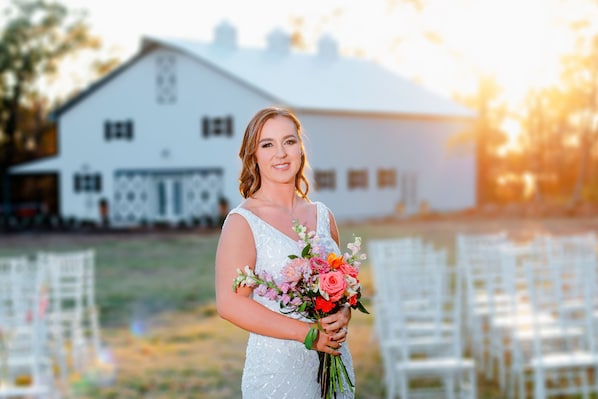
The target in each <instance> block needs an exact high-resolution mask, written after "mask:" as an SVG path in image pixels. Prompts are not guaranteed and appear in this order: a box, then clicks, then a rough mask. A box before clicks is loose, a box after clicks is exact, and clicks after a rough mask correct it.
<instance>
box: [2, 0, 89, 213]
mask: <svg viewBox="0 0 598 399" xmlns="http://www.w3.org/2000/svg"><path fill="white" fill-rule="evenodd" d="M3 14H4V17H5V21H6V22H5V24H4V26H3V27H2V32H0V176H1V177H2V180H1V183H2V184H1V185H2V187H3V190H2V200H3V205H4V207H5V208H8V206H9V202H10V192H9V189H10V184H9V168H10V167H11V166H12V165H14V164H15V162H16V161H17V160H18V157H17V156H16V154H17V153H18V150H19V149H20V148H21V147H22V146H23V144H24V143H23V140H22V138H23V137H25V135H24V132H25V130H26V128H27V124H28V123H29V124H30V120H29V119H28V118H26V116H27V115H28V114H35V112H36V111H39V110H40V109H39V107H40V104H43V102H40V97H41V96H40V94H39V93H38V92H37V90H38V89H37V88H36V83H37V82H38V81H39V79H40V78H42V77H44V76H49V75H52V74H54V73H55V72H56V69H57V66H58V64H59V62H60V61H61V60H62V59H63V58H64V57H65V56H66V55H68V54H72V53H73V52H75V51H77V50H80V49H82V48H86V47H87V48H89V47H91V48H96V47H97V46H99V41H98V40H97V39H95V38H93V37H92V36H91V34H90V32H89V28H88V26H87V25H86V24H85V22H84V16H83V15H81V14H77V13H75V12H70V11H69V10H68V9H67V8H66V7H65V6H63V5H61V4H59V3H54V2H52V3H50V2H46V1H44V0H12V1H11V3H10V4H9V6H7V7H6V8H5V10H4V11H3ZM36 128H39V129H47V128H48V126H47V124H45V123H41V125H38V126H37V127H35V126H34V130H35V129H36ZM25 145H26V143H25Z"/></svg>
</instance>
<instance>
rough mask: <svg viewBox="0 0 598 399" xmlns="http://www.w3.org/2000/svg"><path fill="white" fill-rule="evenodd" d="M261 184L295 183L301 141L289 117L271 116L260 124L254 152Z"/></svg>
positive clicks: (299, 163) (299, 162)
mask: <svg viewBox="0 0 598 399" xmlns="http://www.w3.org/2000/svg"><path fill="white" fill-rule="evenodd" d="M255 157H256V160H257V164H258V166H259V171H260V177H261V180H262V184H263V183H264V182H266V181H271V182H274V183H290V184H293V185H294V184H295V176H296V175H297V172H298V171H299V168H300V167H301V142H300V141H299V135H298V134H297V128H296V127H295V124H294V123H293V121H292V120H290V119H289V118H286V117H284V116H275V117H273V118H271V119H268V121H267V122H266V123H265V124H264V126H263V127H262V131H261V132H260V135H259V137H258V142H257V148H256V152H255Z"/></svg>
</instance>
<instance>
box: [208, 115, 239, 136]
mask: <svg viewBox="0 0 598 399" xmlns="http://www.w3.org/2000/svg"><path fill="white" fill-rule="evenodd" d="M201 134H202V136H203V137H205V138H209V137H212V136H216V137H218V136H226V137H232V136H233V117H232V116H230V115H229V116H217V117H209V116H204V117H203V118H202V120H201Z"/></svg>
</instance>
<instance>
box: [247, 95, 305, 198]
mask: <svg viewBox="0 0 598 399" xmlns="http://www.w3.org/2000/svg"><path fill="white" fill-rule="evenodd" d="M276 116H282V117H285V118H288V119H290V120H291V121H292V122H293V123H294V124H295V127H296V128H297V136H298V137H299V145H301V166H300V167H299V170H298V171H297V174H296V175H295V191H296V192H297V194H299V195H300V196H301V197H303V198H306V197H307V192H308V191H309V182H308V180H307V178H306V177H305V175H304V173H303V170H304V169H305V165H306V164H307V159H306V158H305V148H304V146H303V138H302V134H303V132H302V129H301V122H299V119H298V118H297V116H295V114H294V113H293V112H291V111H290V110H288V109H286V108H279V107H267V108H264V109H261V110H259V111H258V112H257V113H256V114H255V115H254V116H253V118H251V120H250V121H249V123H248V124H247V128H245V133H244V135H243V142H242V143H241V148H240V149H239V158H240V159H241V162H242V164H243V165H242V169H241V176H240V177H239V191H240V192H241V195H242V196H243V198H247V197H251V196H252V195H253V194H254V193H255V192H256V191H257V190H259V188H260V187H261V185H262V180H261V177H260V171H259V169H258V166H257V159H256V158H255V152H256V150H257V143H258V140H259V137H260V132H261V131H262V128H263V127H264V125H265V124H266V122H267V121H268V120H269V119H271V118H274V117H276Z"/></svg>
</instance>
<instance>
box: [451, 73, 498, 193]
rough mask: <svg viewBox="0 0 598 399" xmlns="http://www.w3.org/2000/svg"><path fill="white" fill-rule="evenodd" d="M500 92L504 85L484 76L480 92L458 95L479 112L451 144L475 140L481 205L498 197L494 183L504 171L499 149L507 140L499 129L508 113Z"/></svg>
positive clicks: (479, 86) (477, 183)
mask: <svg viewBox="0 0 598 399" xmlns="http://www.w3.org/2000/svg"><path fill="white" fill-rule="evenodd" d="M500 92H501V88H500V86H499V85H498V84H497V83H496V81H495V79H494V78H492V77H489V76H482V77H481V78H480V79H479V81H478V90H477V93H475V94H473V95H471V96H460V98H459V100H460V102H462V103H464V104H465V105H467V106H469V107H470V108H472V109H474V110H475V111H476V112H477V119H476V121H475V123H474V124H473V125H472V126H471V128H469V129H467V130H465V131H463V132H461V134H459V135H457V136H456V137H454V138H453V141H452V143H451V144H452V145H458V144H459V143H462V142H474V143H475V148H476V161H477V181H476V188H477V203H478V205H483V204H484V203H488V202H492V201H494V200H496V195H495V194H494V193H495V191H496V190H495V188H496V187H495V186H496V183H497V181H498V176H499V175H500V173H501V170H500V162H498V148H500V146H502V145H503V144H504V143H505V141H506V136H505V134H504V132H503V131H501V130H500V123H501V122H502V121H503V120H504V117H505V113H506V109H505V107H504V105H501V104H498V103H497V99H498V98H499V94H500Z"/></svg>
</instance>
